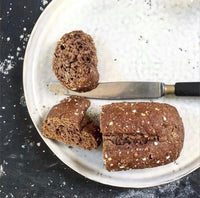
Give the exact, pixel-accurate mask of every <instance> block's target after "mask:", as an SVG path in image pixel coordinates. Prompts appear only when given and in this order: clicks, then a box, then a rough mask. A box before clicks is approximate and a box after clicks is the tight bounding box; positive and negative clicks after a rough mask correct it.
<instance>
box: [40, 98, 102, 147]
mask: <svg viewBox="0 0 200 198" xmlns="http://www.w3.org/2000/svg"><path fill="white" fill-rule="evenodd" d="M89 106H90V101H89V100H87V99H85V98H81V97H77V96H72V97H69V98H67V99H65V100H63V101H61V103H60V104H57V105H55V106H54V107H53V108H52V109H51V110H50V112H49V114H48V115H47V118H46V120H45V121H44V123H43V125H42V133H43V135H44V136H45V137H47V138H50V139H54V140H58V141H60V142H64V143H66V144H69V145H75V146H78V147H81V148H84V149H86V150H91V149H97V147H98V146H99V144H100V143H101V140H102V138H101V133H100V130H99V127H98V126H97V125H96V124H95V123H94V122H93V121H92V120H91V119H90V118H89V117H88V116H87V114H86V111H87V109H88V107H89Z"/></svg>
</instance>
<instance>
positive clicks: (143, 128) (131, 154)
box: [100, 102, 184, 171]
mask: <svg viewBox="0 0 200 198" xmlns="http://www.w3.org/2000/svg"><path fill="white" fill-rule="evenodd" d="M100 120H101V121H100V128H101V132H102V134H103V156H104V161H105V165H106V169H107V170H108V171H111V170H113V171H119V170H128V169H131V168H133V169H141V168H150V167H156V166H160V165H164V164H167V163H170V162H173V161H174V160H176V159H177V158H178V156H179V154H180V152H181V149H182V146H183V140H184V128H183V123H182V120H181V118H180V116H179V114H178V112H177V110H176V108H175V107H173V106H170V105H168V104H161V103H150V102H140V103H127V102H124V103H115V104H110V105H105V106H103V108H102V113H101V119H100Z"/></svg>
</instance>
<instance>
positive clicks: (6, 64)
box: [0, 54, 15, 75]
mask: <svg viewBox="0 0 200 198" xmlns="http://www.w3.org/2000/svg"><path fill="white" fill-rule="evenodd" d="M14 66H15V62H14V56H12V55H10V54H9V55H8V57H7V58H6V59H5V60H4V61H0V72H1V73H2V74H4V75H7V74H8V73H9V70H11V69H12V68H13V67H14Z"/></svg>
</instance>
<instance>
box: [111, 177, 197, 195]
mask: <svg viewBox="0 0 200 198" xmlns="http://www.w3.org/2000/svg"><path fill="white" fill-rule="evenodd" d="M182 180H186V182H184V183H185V186H184V187H183V183H182V182H181V181H182ZM179 189H181V190H180V191H179ZM191 194H195V191H194V189H193V188H192V186H191V183H190V181H189V176H187V177H186V178H184V179H181V180H178V181H175V182H172V183H169V184H165V185H162V186H158V187H153V188H148V189H131V190H128V191H127V192H123V193H120V194H119V195H117V196H116V197H115V198H132V197H134V198H157V197H163V198H169V197H178V198H182V197H190V196H191Z"/></svg>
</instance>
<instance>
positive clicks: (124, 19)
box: [24, 0, 200, 187]
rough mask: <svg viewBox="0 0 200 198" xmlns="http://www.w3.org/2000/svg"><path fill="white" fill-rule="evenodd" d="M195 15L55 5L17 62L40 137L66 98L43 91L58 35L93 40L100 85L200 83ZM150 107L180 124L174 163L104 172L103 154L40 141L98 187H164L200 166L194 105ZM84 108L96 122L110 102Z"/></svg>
mask: <svg viewBox="0 0 200 198" xmlns="http://www.w3.org/2000/svg"><path fill="white" fill-rule="evenodd" d="M199 10H200V4H199V1H193V2H192V1H187V2H186V1H182V0H179V1H178V0H177V1H176V3H175V2H174V1H173V0H162V1H160V0H154V1H151V5H150V3H148V1H136V0H132V1H131V0H126V1H117V0H109V1H107V0H101V1H99V0H54V1H53V2H52V3H51V4H50V5H49V6H48V7H47V9H46V10H45V11H44V12H43V13H42V15H41V17H40V18H39V20H38V22H37V24H36V25H35V28H34V30H33V32H32V34H31V37H30V40H29V43H28V46H27V50H26V55H25V61H24V91H25V97H26V102H27V106H28V110H29V113H30V115H31V118H32V120H33V122H34V124H35V127H36V128H37V130H38V132H39V134H40V135H41V125H42V122H43V120H44V118H45V116H46V115H47V113H48V111H49V109H50V108H51V107H52V106H53V105H55V104H56V103H58V102H59V101H60V100H61V99H63V98H65V96H58V95H54V94H52V93H51V92H50V91H49V90H48V87H47V85H48V84H49V83H50V82H52V81H56V78H55V77H54V75H53V73H52V71H51V61H52V57H53V52H54V49H55V46H56V42H57V41H58V40H59V38H60V37H61V36H62V35H63V34H64V33H67V32H70V31H72V30H83V31H85V32H87V33H89V34H90V35H91V36H92V37H93V38H94V41H95V43H96V48H97V51H98V59H99V62H98V70H99V72H100V81H137V80H140V81H164V82H165V83H174V82H176V81H200V46H199V42H200V37H199V35H200V23H199V18H200V12H199ZM143 101H144V100H143ZM147 101H148V100H147ZM153 101H158V102H166V103H169V104H171V105H174V106H175V107H176V108H177V109H178V111H179V113H180V115H181V117H182V119H183V122H184V125H185V142H184V147H183V150H182V152H181V155H180V157H179V158H178V160H177V161H176V162H175V163H171V164H168V165H165V166H161V167H157V168H150V169H143V170H130V171H122V172H108V171H106V170H105V167H104V165H103V159H102V147H100V148H99V149H98V150H97V151H90V152H88V151H84V150H82V149H78V148H75V147H73V148H72V149H70V148H68V146H67V145H65V144H62V143H59V142H56V141H52V140H49V139H47V138H44V137H43V136H42V135H41V137H42V138H43V140H44V141H45V143H46V144H47V145H48V146H49V148H50V149H51V150H52V151H53V152H54V153H55V154H56V155H57V156H58V158H59V159H60V160H62V161H63V162H64V163H65V164H66V165H68V166H69V167H71V168H72V169H73V170H75V171H77V172H78V173H80V174H82V175H84V176H85V177H88V178H90V179H92V180H95V181H97V182H100V183H104V184H109V185H112V186H119V187H150V186H155V185H160V184H164V183H167V182H170V181H173V180H175V179H178V178H180V177H183V176H184V175H186V174H189V173H190V172H191V171H193V170H195V169H197V168H198V167H200V98H176V97H165V98H161V99H157V100H153ZM91 102H92V105H91V107H90V109H89V113H90V114H91V116H93V117H94V118H97V120H98V115H99V112H100V110H101V106H102V105H103V104H106V103H111V102H113V101H100V100H91ZM44 105H45V108H44V107H43V106H44Z"/></svg>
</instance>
